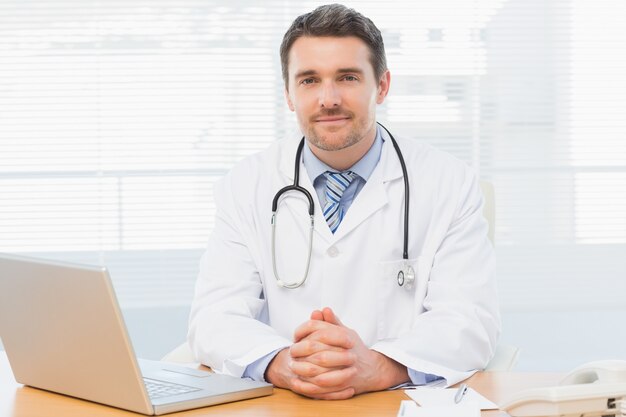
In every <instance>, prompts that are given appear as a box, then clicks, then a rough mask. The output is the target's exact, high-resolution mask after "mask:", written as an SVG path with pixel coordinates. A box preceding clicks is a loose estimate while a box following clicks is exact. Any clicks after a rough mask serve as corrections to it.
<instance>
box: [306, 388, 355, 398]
mask: <svg viewBox="0 0 626 417" xmlns="http://www.w3.org/2000/svg"><path fill="white" fill-rule="evenodd" d="M354 393H355V390H354V388H346V389H344V390H341V391H336V392H329V393H328V394H320V395H318V396H316V397H314V398H316V399H318V400H347V399H348V398H352V397H354Z"/></svg>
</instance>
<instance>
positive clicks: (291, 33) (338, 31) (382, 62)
mask: <svg viewBox="0 0 626 417" xmlns="http://www.w3.org/2000/svg"><path fill="white" fill-rule="evenodd" d="M303 36H329V37H330V36H335V37H348V36H356V37H357V38H359V39H361V40H362V41H363V42H365V44H366V45H367V47H368V48H369V50H370V62H371V63H372V67H373V68H374V75H375V76H376V79H377V80H378V79H380V77H381V76H382V75H383V73H384V72H385V71H387V58H386V57H385V44H384V43H383V36H382V35H381V34H380V30H378V28H377V27H376V25H374V22H372V21H371V20H370V19H368V18H367V17H365V16H363V15H362V14H361V13H359V12H357V11H356V10H354V9H349V8H347V7H346V6H344V5H342V4H327V5H325V6H320V7H318V8H317V9H315V10H313V11H312V12H309V13H305V14H303V15H301V16H298V17H297V18H296V20H294V21H293V23H292V24H291V27H289V29H288V30H287V32H286V33H285V36H284V37H283V41H282V43H281V45H280V64H281V67H282V72H283V80H284V81H285V87H286V88H288V86H289V68H288V67H289V51H290V50H291V47H292V46H293V43H294V42H295V41H296V40H298V38H301V37H303Z"/></svg>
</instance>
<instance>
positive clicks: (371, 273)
mask: <svg viewBox="0 0 626 417" xmlns="http://www.w3.org/2000/svg"><path fill="white" fill-rule="evenodd" d="M383 138H384V139H385V142H384V145H383V149H382V154H381V159H380V161H379V163H378V165H377V167H376V168H375V170H374V172H373V173H372V175H371V177H370V178H369V180H368V181H367V183H366V184H365V186H364V187H363V189H362V190H361V191H360V193H359V194H358V196H357V197H356V198H355V200H354V201H353V203H352V205H351V206H350V209H349V210H348V211H347V213H346V215H345V217H344V219H343V221H342V223H341V225H340V226H339V228H338V230H337V231H336V233H335V234H334V235H333V234H332V233H331V232H330V229H329V227H328V225H327V224H326V222H325V220H324V218H323V216H322V214H321V212H322V210H321V208H320V203H319V201H318V198H317V194H316V192H315V190H314V188H313V185H312V182H311V180H310V178H309V177H308V175H307V172H306V169H305V167H304V166H303V165H302V163H301V162H300V184H301V185H302V186H303V187H305V188H306V189H307V190H308V191H309V192H310V193H311V195H312V196H313V200H314V202H315V232H314V236H313V254H312V255H311V256H312V257H311V267H310V271H309V276H308V279H307V281H306V283H305V284H304V285H303V286H302V287H300V288H297V289H285V288H280V287H278V286H277V285H276V280H275V278H274V272H273V268H272V255H271V245H270V242H271V224H270V220H271V216H272V213H271V203H272V199H273V197H274V195H275V194H276V192H277V191H278V190H279V189H281V188H282V187H284V186H286V185H288V184H291V183H292V182H293V175H294V173H293V170H294V161H295V153H296V148H297V145H298V143H299V141H300V137H291V138H288V139H285V140H281V141H277V142H276V143H274V144H272V145H271V146H270V147H269V148H268V149H267V150H265V151H263V152H261V153H259V154H256V155H254V156H252V157H249V158H247V159H246V160H244V161H243V162H242V163H240V164H239V165H237V166H236V167H235V168H234V169H233V170H232V171H231V172H230V173H229V174H227V175H226V176H225V177H224V178H223V179H222V180H220V181H219V182H218V183H217V184H216V186H215V201H216V204H217V214H216V219H215V229H214V231H213V233H212V235H211V237H210V240H209V245H208V250H207V251H206V253H205V254H204V256H203V257H202V260H201V265H200V274H199V278H198V281H197V284H196V292H195V298H194V301H193V304H192V308H191V316H190V323H189V337H188V339H189V345H190V347H191V349H192V351H193V352H194V354H195V356H196V358H197V359H198V360H199V361H201V362H202V363H204V364H206V365H209V366H211V367H212V368H213V369H215V370H217V371H221V372H224V373H227V374H231V375H234V376H241V375H242V374H243V372H244V370H245V368H246V367H247V366H248V365H249V364H250V363H252V362H254V361H256V360H257V359H259V358H261V357H263V356H265V355H266V354H268V353H270V352H272V351H274V350H276V349H279V348H282V347H286V346H289V345H290V344H291V343H292V340H293V339H292V338H293V332H294V329H295V328H296V327H297V326H299V325H300V324H302V323H303V322H304V321H306V320H308V319H309V316H310V314H311V312H312V311H313V310H314V309H319V308H322V307H325V306H328V307H331V308H332V309H333V310H334V311H335V313H336V314H337V315H338V317H339V318H340V319H341V320H342V322H343V323H344V324H345V325H346V326H348V327H350V328H352V329H354V330H356V331H357V333H358V334H359V335H360V337H361V338H362V340H363V341H364V342H365V343H366V344H367V345H368V346H369V347H370V348H371V349H374V350H377V351H379V352H381V353H383V354H384V355H386V356H388V357H390V358H392V359H394V360H396V361H398V362H400V363H402V364H404V365H406V366H407V367H409V368H412V369H414V370H417V371H421V372H425V373H429V374H435V375H439V376H441V377H444V378H445V379H446V381H447V384H448V385H451V384H454V383H456V382H458V381H459V380H462V379H465V378H467V377H468V376H470V375H471V373H472V372H473V371H475V370H476V369H481V368H483V367H484V366H485V365H486V364H487V362H488V361H489V359H490V358H491V357H492V355H493V352H494V348H495V344H496V340H497V337H498V334H499V332H500V317H499V312H498V303H497V294H496V281H495V258H494V251H493V246H492V244H491V242H490V241H489V239H488V237H487V229H488V225H487V222H486V220H485V219H484V217H483V215H482V205H483V201H482V195H481V192H480V188H479V183H478V180H477V178H476V176H475V174H474V173H473V172H472V171H471V170H470V169H469V168H468V167H467V166H466V165H465V164H463V163H462V162H460V161H459V160H457V159H455V158H453V157H451V156H449V155H448V154H445V153H443V152H440V151H437V150H435V149H434V148H432V147H430V146H428V145H426V144H423V143H420V142H418V141H416V140H410V139H401V138H397V141H398V143H399V145H400V148H401V150H402V153H403V155H404V159H405V161H406V165H407V169H408V172H409V179H410V216H409V229H410V232H409V258H410V263H411V265H412V266H413V268H414V270H415V272H416V283H415V285H414V288H413V290H412V291H407V290H406V289H405V288H401V287H399V286H398V284H397V279H396V275H397V272H398V270H399V269H400V267H401V266H402V265H403V260H402V246H403V212H404V182H403V181H402V170H401V166H400V163H399V162H398V157H397V154H396V152H395V151H394V149H393V146H392V143H391V141H390V140H389V139H388V137H387V135H386V133H385V132H384V131H383ZM307 207H308V204H307V202H306V199H305V197H304V196H303V195H302V194H301V193H294V192H291V193H289V194H288V195H287V196H286V197H284V198H282V199H281V203H280V206H279V211H278V218H277V231H276V233H277V235H276V246H277V247H276V253H277V254H276V257H277V264H278V272H279V275H280V276H281V278H282V279H284V280H285V281H287V282H294V281H298V280H300V279H301V277H302V276H303V273H304V268H305V264H306V257H307V253H308V233H309V231H308V228H309V225H310V221H309V216H308V212H307Z"/></svg>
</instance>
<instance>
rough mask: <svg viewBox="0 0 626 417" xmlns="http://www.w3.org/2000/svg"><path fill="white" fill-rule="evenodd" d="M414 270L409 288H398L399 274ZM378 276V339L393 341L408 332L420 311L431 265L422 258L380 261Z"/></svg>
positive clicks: (405, 283) (403, 286) (405, 285)
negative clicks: (407, 267) (413, 278)
mask: <svg viewBox="0 0 626 417" xmlns="http://www.w3.org/2000/svg"><path fill="white" fill-rule="evenodd" d="M407 265H408V266H410V267H411V268H413V271H414V273H415V281H414V282H413V285H412V287H411V288H409V287H407V282H406V277H405V281H404V285H402V286H400V285H399V282H401V281H402V279H398V273H399V272H400V271H406V266H407ZM378 269H379V270H378V274H377V283H376V290H377V294H376V296H377V309H378V311H377V317H378V326H377V327H378V329H377V336H378V340H384V339H395V338H397V337H400V336H401V335H403V334H405V333H408V332H409V331H410V330H411V326H412V325H413V322H414V320H415V317H416V316H417V315H418V314H420V313H421V312H422V311H423V307H422V304H423V301H424V296H425V294H426V288H427V285H428V278H429V275H430V266H429V265H428V262H427V261H426V259H425V258H424V257H421V256H420V257H417V258H414V259H409V260H408V261H406V260H404V259H401V260H396V261H382V262H379V266H378Z"/></svg>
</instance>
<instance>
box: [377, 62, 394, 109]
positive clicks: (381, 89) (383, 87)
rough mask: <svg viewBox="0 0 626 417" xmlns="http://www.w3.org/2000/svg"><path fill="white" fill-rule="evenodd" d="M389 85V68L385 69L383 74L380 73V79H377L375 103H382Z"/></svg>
mask: <svg viewBox="0 0 626 417" xmlns="http://www.w3.org/2000/svg"><path fill="white" fill-rule="evenodd" d="M390 85H391V73H390V72H389V70H387V71H385V72H384V73H383V75H381V77H380V80H379V81H378V93H377V95H376V104H383V101H385V97H387V93H389V86H390Z"/></svg>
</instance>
